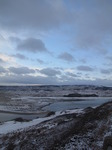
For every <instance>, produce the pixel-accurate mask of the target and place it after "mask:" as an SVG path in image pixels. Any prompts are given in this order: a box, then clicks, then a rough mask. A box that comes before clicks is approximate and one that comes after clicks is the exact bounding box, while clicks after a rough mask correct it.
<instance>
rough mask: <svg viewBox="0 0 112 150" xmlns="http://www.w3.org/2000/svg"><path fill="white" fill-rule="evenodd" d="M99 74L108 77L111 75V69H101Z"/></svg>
mask: <svg viewBox="0 0 112 150" xmlns="http://www.w3.org/2000/svg"><path fill="white" fill-rule="evenodd" d="M101 73H103V74H107V75H109V74H111V73H112V69H101Z"/></svg>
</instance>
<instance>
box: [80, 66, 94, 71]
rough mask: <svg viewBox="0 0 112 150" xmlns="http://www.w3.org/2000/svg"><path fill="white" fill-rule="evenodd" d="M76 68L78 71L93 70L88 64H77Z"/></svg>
mask: <svg viewBox="0 0 112 150" xmlns="http://www.w3.org/2000/svg"><path fill="white" fill-rule="evenodd" d="M77 70H79V71H93V70H94V69H93V68H91V67H89V66H78V67H77Z"/></svg>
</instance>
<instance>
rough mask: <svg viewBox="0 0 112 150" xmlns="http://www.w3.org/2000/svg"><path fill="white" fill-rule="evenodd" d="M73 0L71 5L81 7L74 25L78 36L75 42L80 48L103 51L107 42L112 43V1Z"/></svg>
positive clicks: (74, 39)
mask: <svg viewBox="0 0 112 150" xmlns="http://www.w3.org/2000/svg"><path fill="white" fill-rule="evenodd" d="M70 1H71V4H72V5H71V7H74V8H77V7H78V8H79V9H78V10H77V11H75V13H76V14H77V18H76V19H75V23H74V25H73V29H74V32H75V34H74V35H76V37H73V42H74V43H75V47H76V44H77V46H78V47H80V48H82V49H83V48H85V50H87V49H92V50H94V51H101V53H105V52H106V51H105V50H104V49H103V48H104V47H105V45H106V44H109V43H112V19H111V16H112V8H111V6H112V1H111V0H107V1H106V0H93V1H89V0H85V1H82V0H79V1H77V0H76V1H74V0H70ZM104 43H105V45H104Z"/></svg>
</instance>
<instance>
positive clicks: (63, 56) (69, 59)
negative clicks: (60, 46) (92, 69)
mask: <svg viewBox="0 0 112 150" xmlns="http://www.w3.org/2000/svg"><path fill="white" fill-rule="evenodd" d="M58 58H60V59H62V60H65V61H67V62H73V61H75V59H74V57H73V56H72V55H71V54H69V53H67V52H65V53H62V54H60V55H59V56H58Z"/></svg>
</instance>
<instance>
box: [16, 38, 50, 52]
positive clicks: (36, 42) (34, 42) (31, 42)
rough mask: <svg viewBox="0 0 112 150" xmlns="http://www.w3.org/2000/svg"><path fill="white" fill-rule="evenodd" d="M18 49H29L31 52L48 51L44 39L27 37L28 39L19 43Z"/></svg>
mask: <svg viewBox="0 0 112 150" xmlns="http://www.w3.org/2000/svg"><path fill="white" fill-rule="evenodd" d="M17 49H18V50H25V51H29V52H33V53H35V52H46V51H47V49H46V47H45V44H44V43H43V41H42V40H40V39H35V38H27V39H25V40H23V41H21V42H20V43H19V44H18V45H17Z"/></svg>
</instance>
